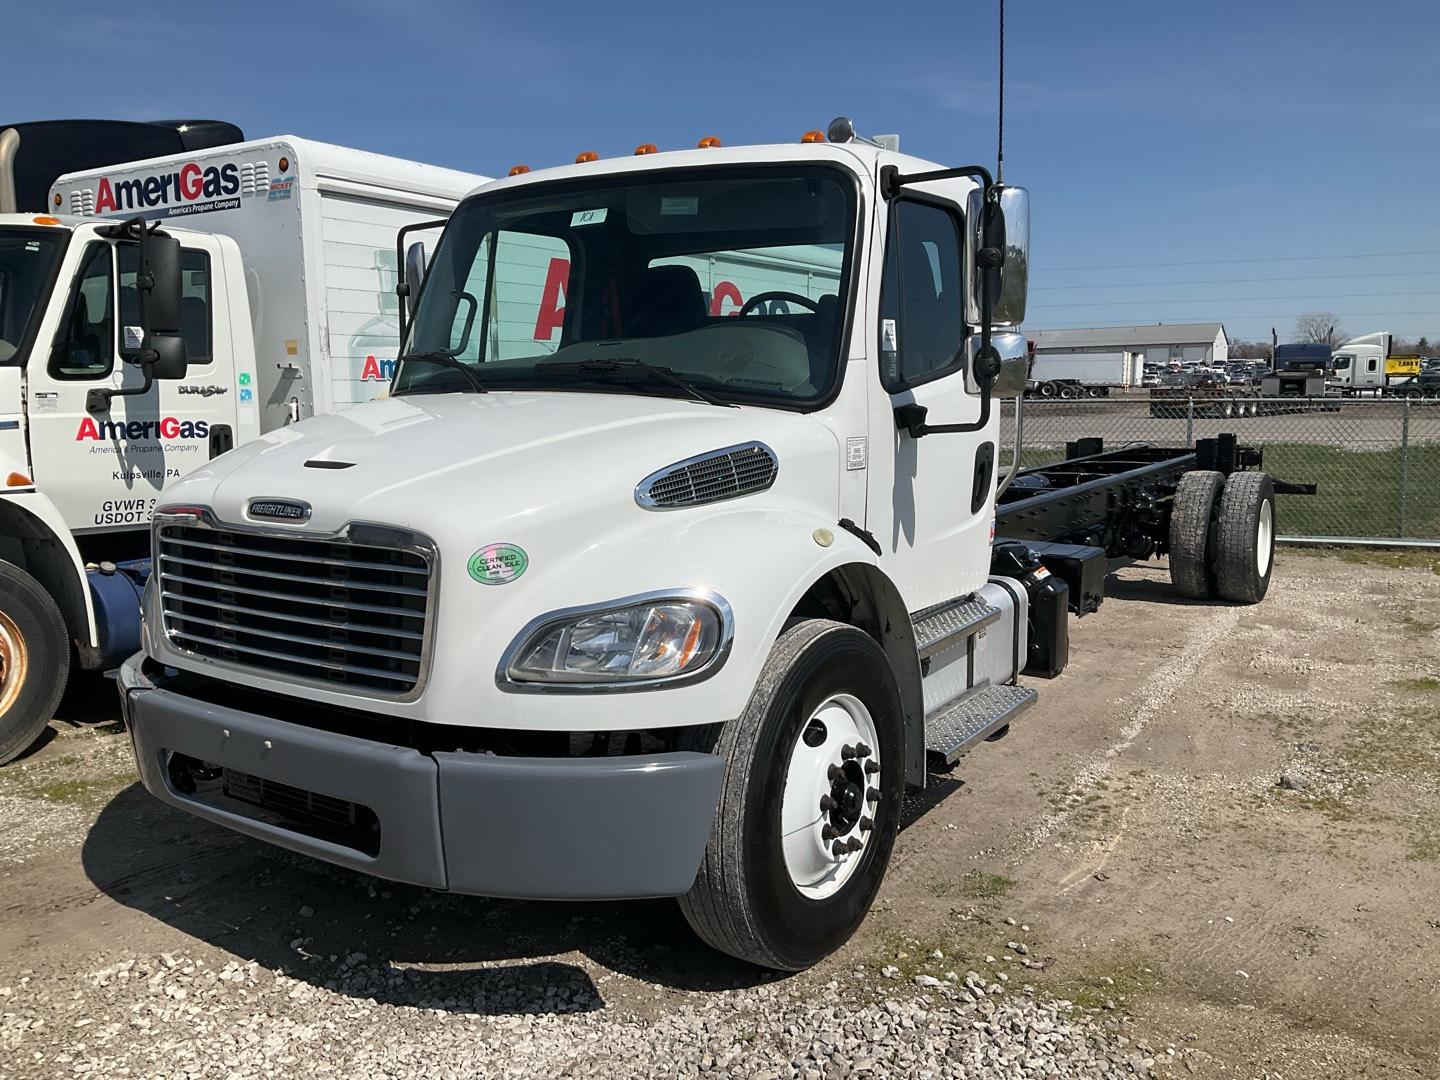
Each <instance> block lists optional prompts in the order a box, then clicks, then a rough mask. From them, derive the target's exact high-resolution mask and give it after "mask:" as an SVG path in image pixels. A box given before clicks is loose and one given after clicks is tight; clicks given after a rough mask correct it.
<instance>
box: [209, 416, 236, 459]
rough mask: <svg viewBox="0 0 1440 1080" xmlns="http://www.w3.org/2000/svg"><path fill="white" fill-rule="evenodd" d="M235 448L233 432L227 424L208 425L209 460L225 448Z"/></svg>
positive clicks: (224, 450)
mask: <svg viewBox="0 0 1440 1080" xmlns="http://www.w3.org/2000/svg"><path fill="white" fill-rule="evenodd" d="M234 448H235V433H234V432H233V431H232V430H231V428H230V425H229V424H211V425H210V460H211V461H214V460H215V459H216V458H217V457H219V456H220V455H221V454H223V453H225V452H226V451H227V450H233V449H234Z"/></svg>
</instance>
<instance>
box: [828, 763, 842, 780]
mask: <svg viewBox="0 0 1440 1080" xmlns="http://www.w3.org/2000/svg"><path fill="white" fill-rule="evenodd" d="M843 775H845V774H844V771H843V770H842V769H841V768H840V766H839V765H831V766H830V768H828V769H826V770H825V776H826V778H827V779H829V781H830V782H831V783H832V784H833V783H834V782H835V781H836V780H838V779H840V777H841V776H843Z"/></svg>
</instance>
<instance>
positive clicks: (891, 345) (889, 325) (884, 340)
mask: <svg viewBox="0 0 1440 1080" xmlns="http://www.w3.org/2000/svg"><path fill="white" fill-rule="evenodd" d="M895 337H896V336H895V320H894V319H881V320H880V349H881V351H882V352H894V351H895V349H896V345H895Z"/></svg>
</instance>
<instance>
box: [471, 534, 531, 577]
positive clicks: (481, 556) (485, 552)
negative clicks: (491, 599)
mask: <svg viewBox="0 0 1440 1080" xmlns="http://www.w3.org/2000/svg"><path fill="white" fill-rule="evenodd" d="M529 565H530V556H528V555H526V554H525V549H524V548H521V547H516V546H515V545H514V544H486V545H485V546H484V547H483V548H481V549H480V550H479V551H477V552H475V554H474V555H471V556H470V563H469V570H470V576H471V577H472V578H474V579H475V580H476V581H478V582H480V584H481V585H508V584H510V582H512V581H514V580H515V579H516V578H518V577H519V576H520V575H521V574H523V573H525V568H526V567H527V566H529Z"/></svg>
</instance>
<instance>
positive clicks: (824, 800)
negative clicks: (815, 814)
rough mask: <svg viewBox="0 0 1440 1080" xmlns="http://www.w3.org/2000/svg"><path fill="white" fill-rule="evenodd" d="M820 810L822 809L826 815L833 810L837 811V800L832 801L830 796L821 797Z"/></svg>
mask: <svg viewBox="0 0 1440 1080" xmlns="http://www.w3.org/2000/svg"><path fill="white" fill-rule="evenodd" d="M820 809H821V810H822V811H823V812H824V813H827V814H828V813H829V812H830V811H831V810H834V809H835V800H834V799H832V798H831V797H830V796H829V795H821V796H820Z"/></svg>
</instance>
